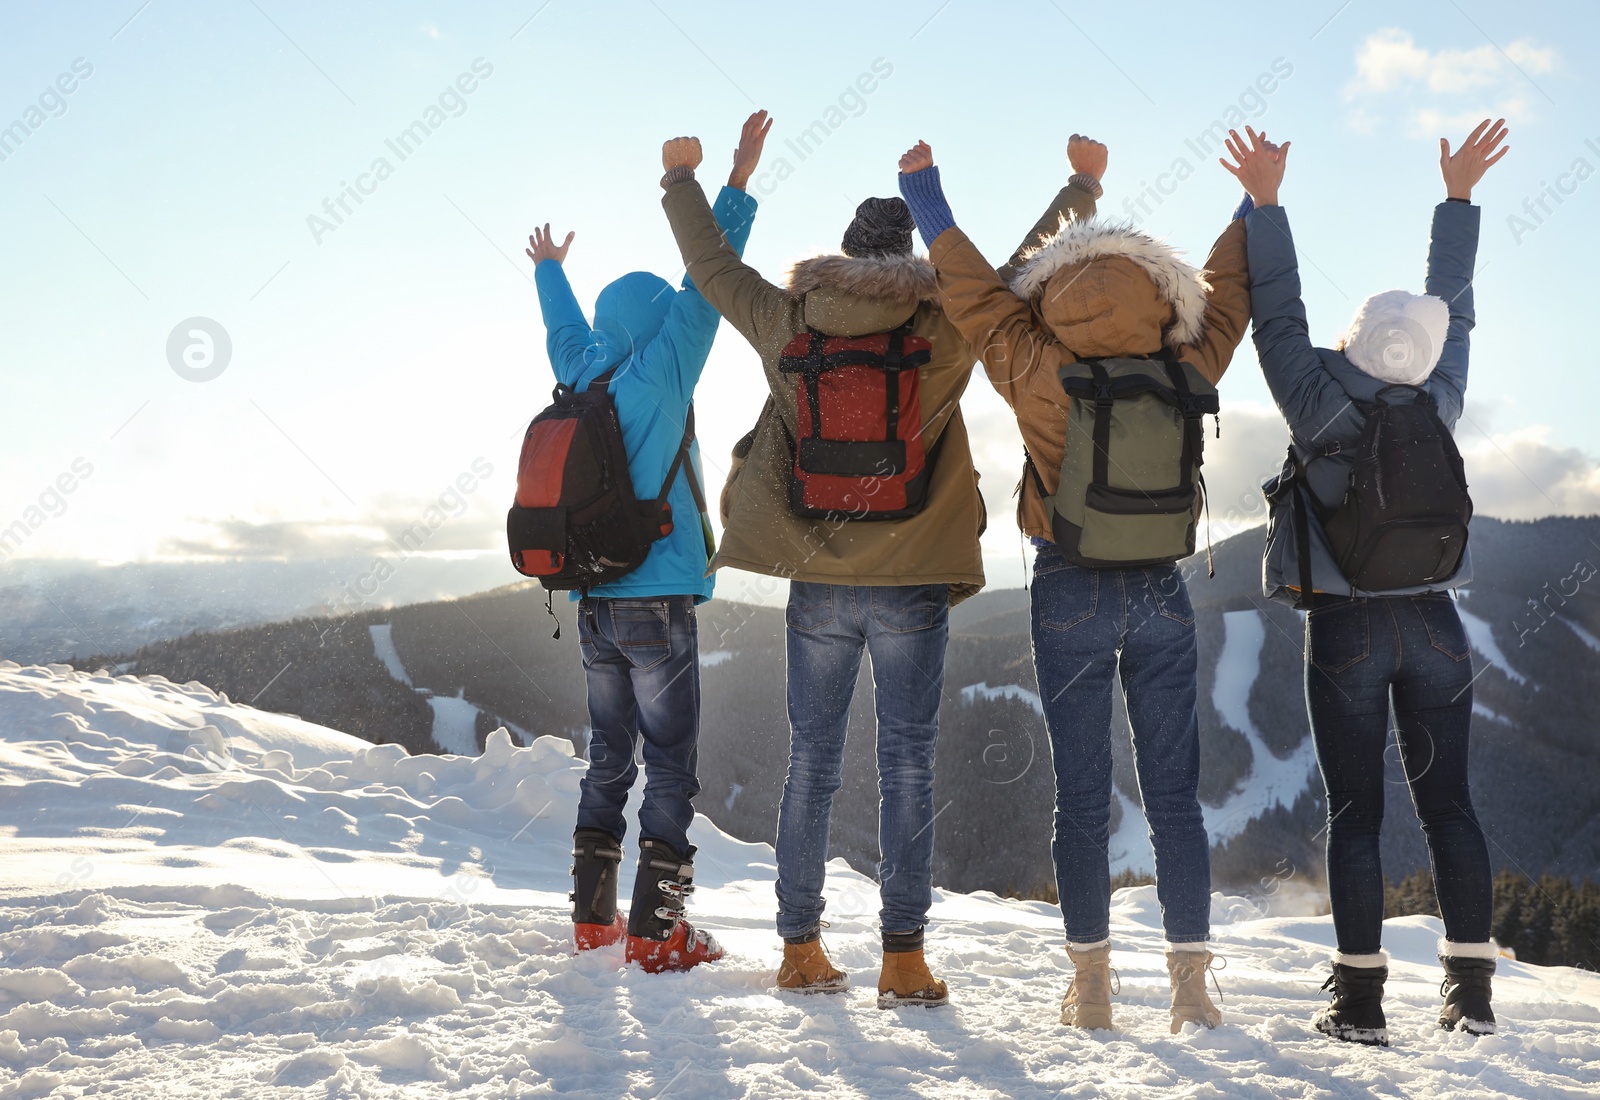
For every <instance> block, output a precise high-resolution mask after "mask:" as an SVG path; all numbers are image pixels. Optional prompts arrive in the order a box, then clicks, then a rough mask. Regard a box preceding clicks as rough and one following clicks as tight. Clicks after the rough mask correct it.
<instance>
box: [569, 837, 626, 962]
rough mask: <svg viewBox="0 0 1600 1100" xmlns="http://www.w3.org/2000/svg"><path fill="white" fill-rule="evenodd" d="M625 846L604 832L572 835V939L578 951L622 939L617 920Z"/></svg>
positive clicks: (619, 921) (621, 929) (621, 926)
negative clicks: (619, 870)
mask: <svg viewBox="0 0 1600 1100" xmlns="http://www.w3.org/2000/svg"><path fill="white" fill-rule="evenodd" d="M621 863H622V842H621V841H620V840H618V839H617V838H616V837H614V836H612V835H611V834H610V833H608V832H606V831H604V830H603V829H579V830H577V831H576V832H575V833H573V834H572V893H571V894H570V895H569V897H570V898H571V900H572V935H573V939H574V941H575V942H576V943H577V946H578V950H579V951H588V950H590V949H592V948H596V947H604V946H605V945H606V944H611V943H616V942H617V941H618V940H619V939H621V938H622V933H623V930H624V927H625V926H624V925H623V923H622V921H621V920H620V919H618V917H617V868H618V866H619V865H620V864H621Z"/></svg>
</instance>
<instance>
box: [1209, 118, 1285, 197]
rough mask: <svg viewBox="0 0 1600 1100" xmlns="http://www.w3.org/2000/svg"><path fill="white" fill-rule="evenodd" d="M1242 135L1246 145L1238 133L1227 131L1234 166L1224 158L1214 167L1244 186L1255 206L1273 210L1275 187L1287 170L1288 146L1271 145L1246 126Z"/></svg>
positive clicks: (1281, 181) (1276, 191)
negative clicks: (1225, 172)
mask: <svg viewBox="0 0 1600 1100" xmlns="http://www.w3.org/2000/svg"><path fill="white" fill-rule="evenodd" d="M1244 132H1245V133H1246V134H1248V135H1249V136H1250V140H1249V141H1248V142H1247V141H1246V140H1245V139H1244V138H1241V137H1240V136H1239V131H1237V130H1229V131H1228V141H1227V146H1228V152H1229V153H1230V154H1231V155H1232V156H1233V159H1234V161H1236V162H1237V166H1236V165H1234V164H1230V163H1229V162H1228V159H1227V158H1226V157H1219V158H1218V163H1220V164H1221V165H1222V166H1223V167H1224V168H1226V169H1227V170H1228V171H1229V172H1230V173H1232V175H1233V178H1234V179H1236V180H1238V181H1239V182H1240V184H1242V185H1243V186H1244V189H1245V190H1246V191H1248V192H1249V193H1250V198H1251V200H1252V201H1253V202H1254V203H1255V204H1256V205H1257V206H1276V205H1278V187H1279V185H1281V184H1282V183H1283V173H1284V171H1285V170H1286V169H1287V168H1288V166H1289V145H1290V142H1287V141H1286V142H1284V143H1283V144H1282V145H1274V144H1273V143H1272V142H1270V141H1268V140H1267V135H1266V134H1258V133H1256V132H1255V131H1254V130H1252V129H1251V128H1250V127H1248V126H1246V127H1245V128H1244Z"/></svg>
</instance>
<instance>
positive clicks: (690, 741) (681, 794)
mask: <svg viewBox="0 0 1600 1100" xmlns="http://www.w3.org/2000/svg"><path fill="white" fill-rule="evenodd" d="M578 640H579V642H580V644H581V646H582V649H583V670H584V673H585V674H586V676H587V678H588V681H589V725H590V727H591V728H592V729H593V731H594V732H593V734H592V736H591V739H590V741H589V770H588V772H587V773H586V774H585V775H584V777H583V782H582V783H581V784H580V785H579V793H578V828H580V829H604V830H605V831H606V832H608V833H610V834H612V835H613V836H615V837H617V838H619V839H620V838H621V837H622V835H623V833H624V832H625V831H626V829H627V826H626V824H625V823H624V821H623V816H622V811H623V807H624V806H626V805H627V802H628V791H629V790H631V789H632V788H633V781H634V779H635V778H637V777H638V774H639V765H638V764H637V763H636V762H635V761H634V756H633V754H634V748H635V746H636V745H638V743H639V742H640V741H641V740H642V741H643V742H644V751H643V754H642V755H643V756H644V773H645V784H644V801H643V803H641V804H640V806H639V832H640V833H641V834H643V836H644V837H647V838H649V839H652V840H664V841H666V842H667V843H668V844H670V845H672V846H673V848H675V849H676V850H677V851H680V852H681V851H683V850H684V849H686V848H687V847H688V846H689V835H688V830H689V823H690V822H691V821H693V820H694V807H693V806H691V805H690V800H691V799H692V798H694V796H695V795H697V794H699V793H700V783H699V781H698V780H697V779H696V778H695V767H696V750H697V746H698V744H699V740H700V638H699V629H698V627H697V624H696V620H695V611H694V597H693V596H657V597H653V598H650V599H627V600H622V599H617V600H609V599H596V598H593V597H590V598H588V599H584V600H582V601H580V602H579V604H578Z"/></svg>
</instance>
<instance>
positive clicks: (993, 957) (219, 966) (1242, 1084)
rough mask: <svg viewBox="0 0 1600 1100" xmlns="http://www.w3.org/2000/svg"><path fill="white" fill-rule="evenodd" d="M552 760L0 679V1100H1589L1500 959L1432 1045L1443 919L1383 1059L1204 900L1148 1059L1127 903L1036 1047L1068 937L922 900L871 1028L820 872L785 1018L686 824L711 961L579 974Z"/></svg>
mask: <svg viewBox="0 0 1600 1100" xmlns="http://www.w3.org/2000/svg"><path fill="white" fill-rule="evenodd" d="M580 768H581V764H580V763H579V762H578V761H575V760H573V759H572V757H571V755H570V749H569V748H568V746H567V744H566V742H564V741H559V740H557V739H554V738H543V739H540V740H538V741H536V742H535V743H534V744H533V745H532V746H531V747H528V748H516V747H514V745H513V743H512V740H511V739H510V738H509V737H508V736H507V735H505V734H504V733H497V734H495V735H494V736H492V737H491V738H490V741H489V745H488V749H487V751H486V753H485V754H484V756H483V757H482V758H473V757H461V756H442V757H439V756H424V757H412V758H408V757H404V756H403V755H402V754H401V753H400V752H399V751H397V750H396V749H395V748H394V747H391V746H383V747H374V746H370V745H367V744H366V743H365V742H361V741H357V740H355V739H354V738H350V737H346V736H344V735H342V734H338V733H335V732H332V731H329V730H324V729H320V728H318V727H315V726H312V725H310V724H308V723H305V722H300V721H298V720H295V719H289V718H284V717H282V716H278V715H271V714H266V713H263V712H258V711H255V710H252V709H250V708H248V707H242V706H238V705H235V704H232V703H229V702H228V701H227V700H226V699H225V698H222V697H219V696H216V695H214V694H213V693H211V692H210V691H208V690H207V689H205V688H204V687H201V686H200V685H194V684H192V685H186V686H178V685H174V684H170V683H168V682H166V681H163V680H159V679H148V680H138V679H133V678H115V679H114V678H111V677H106V676H89V675H85V674H81V673H74V672H72V671H70V670H69V669H67V668H65V667H64V666H55V667H52V668H19V667H17V666H16V665H13V664H10V663H0V833H3V835H4V837H5V841H4V843H5V851H6V858H5V860H4V861H3V864H0V1096H84V1095H90V1094H92V1095H94V1096H113V1097H139V1098H146V1097H150V1096H159V1097H162V1098H163V1100H184V1098H190V1097H196V1098H198V1097H205V1098H211V1097H217V1096H224V1097H248V1098H256V1097H308V1096H316V1097H322V1096H328V1097H390V1096H393V1097H415V1098H427V1097H446V1096H452V1097H453V1096H471V1097H512V1096H518V1097H520V1096H541V1095H554V1094H561V1095H569V1096H581V1097H597V1098H610V1097H622V1096H628V1097H661V1096H674V1097H707V1098H716V1097H728V1096H762V1097H776V1096H790V1095H797V1094H801V1093H810V1094H812V1095H827V1096H846V1097H864V1096H865V1097H887V1096H906V1095H920V1096H938V1097H945V1096H971V1097H1033V1096H1055V1095H1070V1096H1102V1097H1145V1096H1151V1095H1156V1094H1172V1095H1181V1096H1192V1097H1285V1096H1288V1097H1327V1098H1330V1100H1337V1098H1341V1097H1352V1098H1353V1097H1357V1096H1366V1095H1383V1096H1402V1095H1403V1096H1407V1097H1412V1098H1432V1097H1445V1096H1479V1095H1498V1096H1516V1097H1540V1098H1548V1097H1574V1098H1575V1097H1579V1096H1593V1095H1595V1094H1596V1093H1597V1092H1600V1007H1596V1006H1597V1005H1600V979H1597V978H1596V977H1595V976H1593V975H1588V974H1582V973H1579V972H1577V971H1572V970H1565V969H1547V968H1540V967H1534V966H1527V965H1522V964H1518V963H1515V962H1511V961H1502V964H1501V965H1502V975H1503V977H1502V978H1501V980H1500V982H1499V984H1498V986H1497V1005H1498V1007H1499V1010H1500V1013H1501V1017H1502V1020H1503V1022H1504V1026H1503V1028H1502V1032H1501V1034H1500V1035H1497V1036H1493V1037H1488V1038H1482V1039H1476V1040H1474V1039H1471V1038H1469V1037H1466V1036H1459V1035H1446V1034H1444V1033H1440V1032H1434V1031H1432V1030H1431V1029H1430V1027H1429V1021H1430V1019H1431V1018H1432V1015H1433V1012H1434V1009H1435V1006H1436V1003H1437V981H1438V975H1437V968H1436V964H1434V963H1433V961H1432V959H1431V949H1432V945H1433V941H1434V938H1435V937H1436V936H1437V934H1438V932H1439V926H1438V922H1437V921H1434V920H1431V919H1425V918H1420V917H1411V918H1406V919H1403V920H1399V921H1392V922H1390V924H1389V927H1388V930H1387V935H1386V944H1387V946H1388V947H1389V949H1390V950H1391V951H1392V952H1393V953H1394V954H1395V956H1396V961H1395V964H1394V967H1393V969H1394V975H1395V976H1394V978H1393V980H1392V982H1391V993H1390V1025H1391V1032H1392V1033H1393V1034H1394V1036H1395V1041H1396V1043H1397V1046H1396V1047H1395V1048H1394V1049H1391V1050H1387V1051H1379V1050H1369V1049H1365V1048H1349V1047H1345V1046H1341V1045H1336V1044H1332V1043H1329V1042H1327V1041H1326V1040H1323V1039H1321V1038H1318V1037H1313V1036H1312V1035H1311V1034H1310V1033H1309V1032H1308V1029H1307V1027H1306V1019H1307V1017H1308V1016H1309V1015H1310V1013H1311V1012H1312V1011H1313V1009H1314V1008H1315V1007H1316V1005H1317V1004H1318V1003H1320V1000H1321V995H1320V994H1319V993H1318V992H1317V985H1318V984H1319V983H1320V981H1321V978H1322V975H1323V960H1324V959H1325V957H1326V954H1327V950H1328V945H1329V943H1330V941H1331V935H1332V933H1331V927H1330V925H1329V922H1328V921H1327V919H1326V918H1271V919H1266V918H1262V917H1260V915H1259V914H1260V913H1261V912H1262V911H1263V909H1264V906H1263V905H1262V904H1261V903H1260V900H1259V899H1254V900H1253V899H1241V898H1225V897H1222V896H1220V895H1218V896H1216V897H1215V898H1214V899H1213V919H1214V921H1215V922H1216V933H1217V948H1218V950H1219V952H1220V953H1221V954H1223V955H1225V956H1226V957H1227V959H1228V968H1227V970H1226V971H1224V972H1223V973H1221V974H1220V975H1219V977H1220V979H1221V982H1222V986H1223V989H1224V991H1225V996H1226V1000H1225V1002H1224V1005H1223V1009H1224V1011H1225V1013H1226V1014H1227V1017H1228V1021H1227V1023H1226V1024H1225V1025H1224V1026H1223V1027H1222V1028H1221V1029H1219V1030H1217V1031H1214V1032H1205V1033H1199V1032H1194V1033H1188V1034H1184V1035H1179V1036H1170V1035H1168V1034H1167V1031H1166V1022H1165V1021H1166V1014H1165V1009H1164V1006H1165V999H1166V991H1165V973H1164V970H1163V967H1162V959H1161V955H1160V942H1161V937H1160V932H1159V917H1158V910H1157V906H1156V902H1155V898H1154V892H1153V890H1152V889H1150V888H1143V889H1138V890H1129V891H1123V892H1121V893H1119V894H1118V895H1117V897H1116V900H1115V906H1116V908H1115V913H1114V918H1113V920H1114V932H1113V935H1114V936H1115V939H1116V943H1117V952H1118V953H1117V956H1116V964H1117V967H1118V969H1119V970H1120V972H1121V977H1122V996H1121V998H1120V1001H1119V1009H1118V1012H1119V1017H1118V1019H1119V1029H1118V1030H1117V1031H1116V1032H1114V1033H1111V1034H1109V1035H1083V1034H1076V1033H1072V1032H1068V1031H1066V1030H1065V1029H1063V1028H1061V1027H1060V1026H1059V1025H1058V1024H1057V1023H1056V1022H1055V1018H1056V1012H1057V1004H1058V1002H1059V1000H1060V997H1061V994H1062V992H1063V990H1064V989H1065V986H1066V982H1067V972H1066V966H1065V959H1064V957H1063V953H1062V951H1061V948H1060V940H1061V930H1060V923H1059V915H1058V914H1057V912H1056V911H1055V910H1054V909H1053V908H1052V907H1050V906H1048V905H1044V904H1040V903H1021V902H1010V901H1004V900H1001V899H998V898H995V897H993V896H992V895H960V894H950V893H942V892H941V893H940V894H939V895H938V896H937V901H936V906H935V910H934V918H935V924H934V926H933V928H932V929H931V932H930V956H931V958H932V961H933V963H934V965H935V967H936V968H937V969H938V970H940V971H941V972H942V973H943V974H944V975H945V976H946V977H947V978H948V979H949V980H950V982H951V987H952V994H953V998H954V1000H953V1004H952V1006H951V1007H950V1008H949V1009H945V1010H934V1011H928V1010H916V1011H903V1012H899V1013H880V1012H878V1011H877V1010H876V1009H875V1008H874V1007H873V1001H872V996H871V985H872V983H873V980H874V978H875V965H876V951H875V936H874V928H873V925H874V911H875V909H876V900H875V895H876V891H875V888H874V886H873V884H872V883H871V882H870V881H869V880H867V879H866V878H864V877H863V876H861V875H859V874H856V873H854V872H851V871H849V870H848V869H846V868H845V867H844V866H843V865H842V864H840V863H835V864H834V867H833V869H832V871H831V873H830V878H829V900H830V907H829V917H830V919H831V920H832V922H833V923H832V929H831V930H830V933H829V942H830V946H831V948H832V950H833V954H834V956H835V958H836V960H837V961H838V962H839V963H840V964H841V965H842V966H843V967H844V968H845V969H847V970H848V971H850V973H851V974H852V976H853V977H854V979H855V981H856V982H857V986H858V988H857V989H856V990H854V991H852V992H851V993H850V994H849V995H847V996H845V997H841V998H836V999H818V1000H807V1001H795V1000H780V999H778V998H776V997H774V996H772V995H771V994H770V993H769V992H768V991H767V987H768V984H769V983H770V981H771V979H772V972H773V968H774V967H775V965H776V960H777V950H776V940H775V938H774V936H773V933H772V926H771V920H772V908H773V899H772V877H773V869H772V852H771V849H770V848H768V847H767V846H765V845H753V844H745V843H741V842H739V841H735V840H733V839H731V838H729V837H727V836H726V835H724V834H721V833H719V832H718V831H717V830H716V829H715V828H714V827H712V826H711V825H710V823H709V822H707V821H706V820H705V819H704V818H699V819H697V821H696V823H695V827H694V830H693V838H694V840H695V842H696V843H697V844H698V845H700V848H701V855H700V857H699V860H698V863H699V867H700V879H701V883H702V889H701V891H700V893H699V894H697V895H696V904H695V908H696V911H697V912H698V914H699V915H700V917H701V919H702V922H703V923H704V924H705V925H706V926H708V927H709V928H711V929H713V930H714V931H715V932H716V934H717V935H718V936H719V937H720V938H721V939H722V941H723V943H724V944H725V945H726V946H727V947H728V949H729V957H728V958H727V959H726V960H724V961H723V962H721V963H719V964H716V965H714V966H709V967H704V968H702V969H700V970H698V971H695V972H692V973H689V974H683V975H666V976H656V977H652V976H647V975H645V974H643V973H641V972H639V971H638V970H636V969H629V968H624V967H622V966H621V960H620V956H619V954H618V953H617V951H615V950H607V951H602V952H597V953H594V954H591V955H587V956H585V957H582V958H576V957H574V956H573V955H572V954H571V952H570V949H569V941H568V932H567V925H566V921H567V916H566V899H565V892H566V890H567V879H566V868H567V863H568V841H569V838H570V830H571V822H572V815H573V811H574V804H575V799H576V789H577V780H578V776H579V775H580Z"/></svg>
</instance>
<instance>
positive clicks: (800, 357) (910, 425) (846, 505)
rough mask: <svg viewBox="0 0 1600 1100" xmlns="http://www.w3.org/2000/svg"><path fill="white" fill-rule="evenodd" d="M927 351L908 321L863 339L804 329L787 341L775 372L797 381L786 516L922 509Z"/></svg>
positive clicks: (928, 465) (927, 460) (927, 464)
mask: <svg viewBox="0 0 1600 1100" xmlns="http://www.w3.org/2000/svg"><path fill="white" fill-rule="evenodd" d="M932 355H933V345H932V344H930V343H929V342H928V341H927V340H926V339H925V338H924V337H921V336H913V335H911V322H910V321H907V322H906V323H905V324H904V325H901V326H900V327H899V328H897V329H895V330H894V331H892V332H880V333H875V334H873V335H871V336H826V335H824V334H822V333H820V332H816V331H814V330H812V329H809V328H808V329H806V330H805V331H804V332H799V333H796V334H795V337H794V339H792V340H790V341H789V343H788V345H787V346H786V347H785V348H784V349H783V354H782V356H781V357H780V358H779V360H778V369H779V370H782V371H785V372H788V373H792V374H796V375H798V376H799V383H800V385H799V388H798V390H797V391H796V392H797V395H798V400H797V403H798V406H799V407H798V408H797V409H796V410H795V411H796V414H797V420H798V422H799V425H800V438H799V440H798V442H797V441H796V440H794V439H790V440H789V449H790V452H791V453H792V454H793V455H794V468H793V470H792V471H791V473H790V480H789V508H790V510H791V511H792V512H793V513H794V514H795V515H797V516H803V517H806V518H821V517H842V518H845V519H904V518H905V517H907V516H914V515H916V514H917V513H918V512H920V511H922V508H923V506H924V505H925V504H926V503H927V497H928V481H929V477H930V475H931V473H932V469H933V466H932V460H933V458H934V455H932V454H930V453H929V451H928V449H926V448H924V447H923V443H922V402H921V389H922V386H921V379H922V375H921V370H920V368H922V367H924V366H926V365H927V364H928V361H929V360H930V359H931V358H932ZM784 430H785V433H786V434H787V431H788V428H787V426H785V429H784ZM934 449H937V448H936V447H935V448H934Z"/></svg>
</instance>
